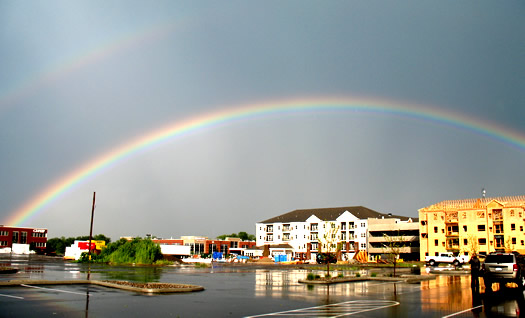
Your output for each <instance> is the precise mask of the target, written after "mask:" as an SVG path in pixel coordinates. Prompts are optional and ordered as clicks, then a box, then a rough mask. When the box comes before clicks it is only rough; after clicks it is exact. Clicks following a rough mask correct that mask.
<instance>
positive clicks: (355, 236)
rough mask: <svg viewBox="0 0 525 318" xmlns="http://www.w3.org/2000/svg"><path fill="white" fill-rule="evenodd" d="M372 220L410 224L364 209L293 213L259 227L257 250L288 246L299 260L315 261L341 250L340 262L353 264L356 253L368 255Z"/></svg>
mask: <svg viewBox="0 0 525 318" xmlns="http://www.w3.org/2000/svg"><path fill="white" fill-rule="evenodd" d="M372 219H374V220H375V219H397V220H399V221H400V222H401V221H402V222H407V221H408V220H409V219H410V218H408V217H403V216H394V215H392V214H384V213H380V212H377V211H374V210H371V209H368V208H366V207H363V206H353V207H339V208H320V209H304V210H294V211H292V212H288V213H285V214H282V215H279V216H276V217H273V218H270V219H268V220H265V221H262V222H258V223H256V225H255V226H256V230H255V232H256V234H255V235H256V242H257V246H264V245H275V244H289V245H290V246H291V247H292V248H293V250H294V255H293V256H294V257H295V258H296V259H303V260H315V258H316V256H317V253H319V252H320V251H321V252H326V251H328V250H330V252H332V251H336V250H338V254H339V255H338V258H339V259H340V260H350V259H352V258H353V257H354V256H355V255H356V253H358V252H360V251H364V252H367V251H368V248H369V244H368V243H369V232H368V229H369V220H372ZM392 224H397V223H396V222H394V223H392ZM394 228H397V227H394ZM394 228H392V229H394ZM416 228H417V223H416ZM416 236H418V234H416ZM328 245H331V246H328ZM335 246H337V247H335Z"/></svg>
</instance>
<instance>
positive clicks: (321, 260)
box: [316, 253, 337, 264]
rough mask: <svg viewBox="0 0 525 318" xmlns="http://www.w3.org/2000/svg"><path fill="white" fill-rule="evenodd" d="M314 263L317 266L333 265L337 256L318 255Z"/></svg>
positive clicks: (328, 254)
mask: <svg viewBox="0 0 525 318" xmlns="http://www.w3.org/2000/svg"><path fill="white" fill-rule="evenodd" d="M316 261H317V264H328V263H331V264H335V263H337V256H335V254H334V253H318V254H317V257H316Z"/></svg>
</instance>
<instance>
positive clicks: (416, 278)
mask: <svg viewBox="0 0 525 318" xmlns="http://www.w3.org/2000/svg"><path fill="white" fill-rule="evenodd" d="M434 279H436V276H434V275H412V276H408V275H402V276H400V277H350V278H334V279H331V280H322V279H321V280H308V279H300V280H299V283H303V284H317V285H331V284H340V283H353V282H364V281H382V282H398V283H401V282H404V283H408V284H417V283H419V282H422V281H429V280H434Z"/></svg>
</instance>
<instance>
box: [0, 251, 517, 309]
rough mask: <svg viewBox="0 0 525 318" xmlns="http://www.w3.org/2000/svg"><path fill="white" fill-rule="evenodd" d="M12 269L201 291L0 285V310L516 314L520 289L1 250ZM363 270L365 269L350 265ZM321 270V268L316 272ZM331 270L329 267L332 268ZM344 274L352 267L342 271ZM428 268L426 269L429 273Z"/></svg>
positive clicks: (0, 260) (32, 275) (446, 279)
mask: <svg viewBox="0 0 525 318" xmlns="http://www.w3.org/2000/svg"><path fill="white" fill-rule="evenodd" d="M0 264H3V265H8V266H11V267H15V268H17V269H19V271H18V273H16V274H2V275H1V276H0V281H7V280H14V279H25V280H43V279H45V280H56V281H60V280H75V279H78V280H84V279H86V277H87V275H88V274H89V275H90V277H91V279H97V280H127V281H136V282H163V283H176V284H192V285H199V286H203V287H204V288H205V290H204V291H198V292H191V293H182V294H180V293H177V294H162V295H149V294H144V293H136V292H130V291H125V290H119V289H114V288H108V287H104V286H95V285H60V284H58V285H46V286H38V285H31V284H24V285H20V286H15V287H1V288H0V308H1V310H0V317H120V316H125V317H418V318H419V317H481V318H483V317H519V316H520V313H521V311H523V312H525V305H523V304H524V303H525V301H524V296H523V293H521V292H519V291H517V289H514V288H502V289H500V290H496V291H494V292H493V293H490V294H485V293H484V290H483V288H482V289H481V290H480V293H479V294H478V293H473V292H472V290H471V289H470V276H469V275H466V274H464V273H463V274H458V275H451V274H450V273H449V274H447V275H436V279H435V280H428V281H422V282H419V283H406V282H405V281H355V282H346V283H340V284H334V285H310V284H302V283H299V280H301V279H304V278H305V277H306V275H307V274H308V273H309V272H310V271H312V269H308V268H304V269H298V268H293V269H286V268H282V267H272V266H271V265H269V266H266V267H264V268H259V267H255V266H229V265H219V266H216V267H214V268H195V267H190V266H169V267H141V266H108V265H91V266H89V267H88V266H87V265H86V264H76V263H70V262H64V261H63V260H61V259H57V258H36V257H27V256H26V257H15V258H12V257H5V256H0ZM358 272H359V274H360V275H363V276H365V275H367V270H366V269H364V270H361V271H358ZM319 273H320V274H323V272H322V271H320V272H319ZM338 273H339V272H337V271H335V272H333V275H337V274H338ZM342 273H343V274H344V275H345V276H346V275H352V274H353V275H355V272H351V271H344V272H342ZM429 275H433V274H429Z"/></svg>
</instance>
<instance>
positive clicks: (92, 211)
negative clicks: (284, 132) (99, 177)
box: [88, 192, 96, 261]
mask: <svg viewBox="0 0 525 318" xmlns="http://www.w3.org/2000/svg"><path fill="white" fill-rule="evenodd" d="M95 194H96V192H93V205H92V207H91V226H90V227H89V247H88V248H89V253H88V255H89V260H90V261H91V240H92V239H93V217H94V216H95Z"/></svg>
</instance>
